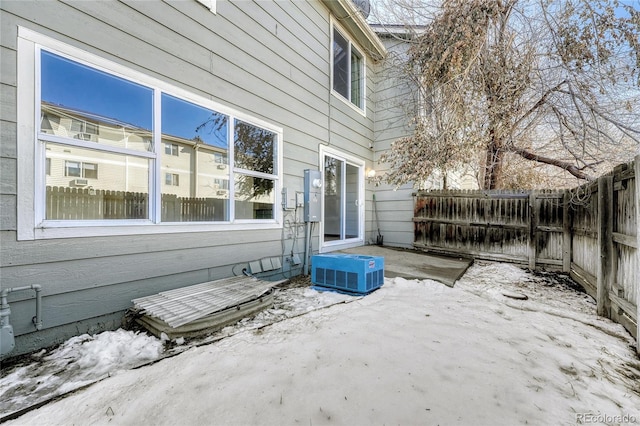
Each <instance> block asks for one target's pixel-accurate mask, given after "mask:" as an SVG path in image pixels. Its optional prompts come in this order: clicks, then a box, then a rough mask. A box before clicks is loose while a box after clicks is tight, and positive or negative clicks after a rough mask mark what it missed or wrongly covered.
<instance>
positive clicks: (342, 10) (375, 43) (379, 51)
mask: <svg viewBox="0 0 640 426" xmlns="http://www.w3.org/2000/svg"><path fill="white" fill-rule="evenodd" d="M322 3H324V5H325V6H326V7H327V8H328V9H329V11H330V12H331V13H333V14H334V15H335V16H336V18H338V20H339V21H340V22H341V23H342V24H343V25H344V26H346V28H347V29H348V30H349V31H350V32H351V34H352V35H353V36H354V37H355V39H356V40H357V41H358V42H359V43H360V44H361V45H362V47H363V48H365V49H366V51H367V53H368V54H369V56H371V57H372V58H373V59H374V60H376V61H378V60H382V59H384V58H385V56H387V49H386V48H385V47H384V45H383V44H382V41H381V40H380V38H379V37H378V36H377V35H376V33H375V32H374V31H373V29H372V28H371V26H369V24H368V23H367V21H366V20H365V19H364V16H362V13H360V11H359V10H358V8H357V7H356V5H355V4H353V2H352V1H351V0H322Z"/></svg>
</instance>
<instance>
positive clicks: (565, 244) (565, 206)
mask: <svg viewBox="0 0 640 426" xmlns="http://www.w3.org/2000/svg"><path fill="white" fill-rule="evenodd" d="M570 209H571V193H570V191H569V190H568V189H566V190H565V191H564V195H563V197H562V271H563V272H567V273H571V257H572V255H571V250H572V243H571V212H570Z"/></svg>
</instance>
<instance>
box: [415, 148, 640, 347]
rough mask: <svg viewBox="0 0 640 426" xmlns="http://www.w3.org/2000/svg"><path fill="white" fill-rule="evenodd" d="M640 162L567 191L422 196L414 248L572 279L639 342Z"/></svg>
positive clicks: (418, 198)
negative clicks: (566, 275) (639, 181)
mask: <svg viewBox="0 0 640 426" xmlns="http://www.w3.org/2000/svg"><path fill="white" fill-rule="evenodd" d="M639 162H640V156H638V157H636V160H635V162H632V163H629V164H622V165H620V166H618V167H616V168H615V169H614V170H613V172H612V173H610V174H608V175H605V176H602V177H601V178H599V179H598V180H597V181H595V182H590V183H588V184H585V185H582V186H580V187H578V188H574V189H572V190H567V191H551V190H549V191H546V190H545V191H442V190H438V191H427V192H419V193H417V194H415V209H414V219H413V221H414V246H415V247H416V248H420V249H422V250H426V251H429V252H436V253H443V254H453V255H456V256H460V255H463V256H465V255H466V256H470V257H474V258H478V259H488V260H498V261H506V262H512V263H517V264H521V265H527V266H528V267H529V268H531V269H536V268H541V267H542V268H547V269H555V270H562V271H564V272H567V273H570V274H571V277H572V278H573V279H574V280H576V281H577V282H579V283H580V284H581V285H582V286H583V287H584V288H585V290H586V291H587V292H588V293H589V294H590V295H591V296H593V297H594V298H595V299H596V302H597V306H598V314H599V315H603V316H607V317H609V318H611V319H613V320H614V321H616V322H618V323H620V324H622V325H623V326H624V327H625V328H626V329H627V330H629V332H630V333H631V334H632V335H633V336H634V337H636V339H638V337H639V335H640V332H639V331H638V316H639V313H638V304H639V300H640V295H639V293H640V271H639V269H640V260H638V257H640V254H639V253H640V250H639V249H638V245H639V244H640V242H639V241H640V235H639V234H640V226H639V224H638V222H639V220H640V206H639V205H640V188H638V184H637V180H636V176H637V175H638V170H640V166H639V165H638V163H639ZM638 351H639V352H640V343H639V345H638Z"/></svg>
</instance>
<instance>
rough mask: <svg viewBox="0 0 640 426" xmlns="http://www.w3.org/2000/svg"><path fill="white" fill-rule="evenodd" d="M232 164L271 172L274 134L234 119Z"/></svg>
mask: <svg viewBox="0 0 640 426" xmlns="http://www.w3.org/2000/svg"><path fill="white" fill-rule="evenodd" d="M234 144H235V150H234V165H235V166H236V167H237V168H240V169H245V170H252V171H256V172H262V173H268V174H273V173H274V170H275V144H276V134H275V133H273V132H270V131H269V130H265V129H262V128H260V127H256V126H254V125H251V124H248V123H244V122H242V121H236V127H235V137H234Z"/></svg>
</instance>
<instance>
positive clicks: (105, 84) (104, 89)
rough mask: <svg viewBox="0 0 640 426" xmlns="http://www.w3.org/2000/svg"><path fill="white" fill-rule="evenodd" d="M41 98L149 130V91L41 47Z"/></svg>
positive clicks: (150, 91) (150, 110)
mask: <svg viewBox="0 0 640 426" xmlns="http://www.w3.org/2000/svg"><path fill="white" fill-rule="evenodd" d="M41 67H42V72H41V79H42V80H41V84H42V89H41V97H42V101H44V102H49V103H52V104H54V105H59V106H64V107H66V108H69V109H73V110H77V111H80V112H87V113H92V114H95V115H98V116H100V117H103V118H106V119H111V120H117V121H120V122H122V123H128V124H131V125H133V126H135V127H138V128H141V129H146V130H151V128H152V123H153V91H152V90H151V89H149V88H148V87H144V86H141V85H139V84H135V83H131V82H129V81H127V80H124V79H121V78H119V77H115V76H112V75H109V74H107V73H104V72H102V71H98V70H96V69H93V68H90V67H87V66H84V65H81V64H79V63H77V62H74V61H70V60H68V59H65V58H62V57H60V56H58V55H54V54H52V53H49V52H45V51H42V54H41Z"/></svg>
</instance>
